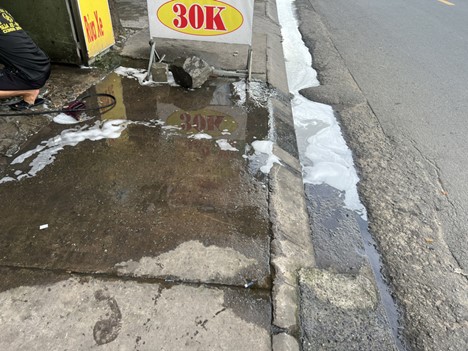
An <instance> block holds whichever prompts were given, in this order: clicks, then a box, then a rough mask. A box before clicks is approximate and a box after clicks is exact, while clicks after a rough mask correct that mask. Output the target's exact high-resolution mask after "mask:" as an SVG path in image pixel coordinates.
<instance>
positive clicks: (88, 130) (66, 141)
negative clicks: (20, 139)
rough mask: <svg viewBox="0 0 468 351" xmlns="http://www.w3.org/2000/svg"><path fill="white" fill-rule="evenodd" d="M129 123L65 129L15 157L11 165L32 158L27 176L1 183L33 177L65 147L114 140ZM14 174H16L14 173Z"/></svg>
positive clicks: (97, 123)
mask: <svg viewBox="0 0 468 351" xmlns="http://www.w3.org/2000/svg"><path fill="white" fill-rule="evenodd" d="M128 124H129V122H128V121H126V120H109V121H105V122H100V121H99V122H96V123H95V124H94V125H93V126H91V127H89V126H84V127H82V128H79V129H67V130H64V131H62V132H61V133H60V135H57V136H55V137H53V138H51V139H49V140H46V141H43V142H42V143H41V144H40V145H38V146H37V147H36V148H35V149H33V150H30V151H28V152H25V153H24V154H22V155H20V156H18V157H16V158H15V159H14V160H13V162H11V164H12V165H15V164H22V163H24V162H25V161H26V160H28V159H29V158H33V159H32V160H31V162H30V163H29V166H30V167H31V168H30V170H29V171H28V172H27V174H20V175H19V176H17V178H12V177H4V178H3V179H1V180H0V184H1V183H6V182H9V181H14V180H21V179H24V178H30V177H34V176H35V175H36V174H37V173H38V172H40V171H42V170H43V169H44V168H45V167H46V166H47V165H49V164H51V163H52V162H54V160H55V157H56V155H57V154H58V153H59V152H60V151H62V150H63V149H64V148H65V147H66V146H76V145H77V144H78V143H80V142H82V141H84V140H91V141H97V140H101V139H115V138H118V137H120V135H121V134H122V131H124V130H125V129H126V128H127V126H128ZM15 174H16V172H15Z"/></svg>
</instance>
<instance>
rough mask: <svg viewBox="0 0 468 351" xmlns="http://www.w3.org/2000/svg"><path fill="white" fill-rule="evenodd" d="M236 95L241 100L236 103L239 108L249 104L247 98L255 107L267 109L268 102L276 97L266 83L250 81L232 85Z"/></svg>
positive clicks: (241, 81) (240, 81) (243, 80)
mask: <svg viewBox="0 0 468 351" xmlns="http://www.w3.org/2000/svg"><path fill="white" fill-rule="evenodd" d="M232 85H233V87H234V93H235V94H236V95H237V97H238V98H239V100H238V101H237V102H236V104H237V105H238V106H243V105H245V103H246V102H247V98H248V99H249V101H250V102H252V103H253V104H254V105H255V106H258V107H263V108H266V107H268V102H269V101H270V100H271V98H272V97H274V96H275V95H276V92H275V91H274V90H272V89H270V88H269V87H268V86H267V85H266V84H265V82H261V81H250V82H248V83H247V82H246V81H245V79H242V80H239V81H237V82H234V83H232Z"/></svg>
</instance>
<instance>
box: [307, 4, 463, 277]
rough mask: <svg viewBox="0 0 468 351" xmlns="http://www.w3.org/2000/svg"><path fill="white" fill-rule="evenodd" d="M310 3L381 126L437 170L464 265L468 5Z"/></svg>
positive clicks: (450, 237)
mask: <svg viewBox="0 0 468 351" xmlns="http://www.w3.org/2000/svg"><path fill="white" fill-rule="evenodd" d="M313 3H314V7H315V10H316V11H317V12H318V13H319V14H320V15H321V16H322V17H323V18H324V19H325V22H326V25H327V28H328V30H329V31H330V33H331V34H332V37H333V42H334V44H335V45H336V47H337V49H338V51H339V53H340V54H341V55H342V57H343V59H344V61H345V63H346V65H347V67H348V69H349V70H350V72H351V74H352V75H353V77H354V79H355V80H356V82H357V83H358V85H359V87H360V88H361V90H362V91H363V93H364V95H365V96H366V98H367V99H368V101H369V104H370V106H371V108H372V109H373V111H374V112H375V114H376V115H377V117H378V118H379V121H380V124H381V126H382V128H383V129H384V132H385V133H386V134H387V135H388V136H390V137H392V138H394V139H395V140H397V141H401V142H410V143H412V144H413V146H414V147H415V148H416V149H417V150H419V152H420V153H421V154H422V155H423V156H424V157H425V158H426V159H427V160H428V161H430V162H431V163H433V164H434V165H435V166H436V167H437V168H438V169H439V177H440V182H441V183H442V187H443V188H444V189H445V190H446V191H447V196H448V198H449V199H450V200H451V202H452V204H453V206H454V207H455V211H456V213H457V217H456V218H447V219H446V220H445V221H444V222H445V223H443V227H444V229H445V230H444V232H445V235H446V241H447V243H448V246H449V247H450V249H451V251H452V253H453V255H454V256H455V258H456V259H457V261H458V262H459V263H460V265H461V266H462V267H463V268H464V269H465V270H467V269H468V216H466V213H467V212H468V143H467V141H468V138H467V134H468V3H467V2H466V1H461V0H458V1H457V0H455V1H454V2H452V3H450V2H448V1H442V0H441V1H437V0H433V1H427V0H412V1H403V0H392V1H387V0H374V1H369V0H354V1H348V0H335V1H313ZM450 4H453V5H450Z"/></svg>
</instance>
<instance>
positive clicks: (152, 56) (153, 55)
mask: <svg viewBox="0 0 468 351" xmlns="http://www.w3.org/2000/svg"><path fill="white" fill-rule="evenodd" d="M149 43H150V45H151V52H150V59H149V64H148V71H147V73H146V77H145V79H144V80H145V81H148V80H150V79H151V78H152V76H151V66H152V65H153V63H154V62H155V59H156V58H157V60H158V62H161V61H162V60H163V59H164V56H163V57H162V58H161V57H160V56H159V54H158V52H157V51H156V42H155V41H154V40H152V39H151V40H150V42H149Z"/></svg>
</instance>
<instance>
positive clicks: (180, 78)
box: [169, 56, 213, 89]
mask: <svg viewBox="0 0 468 351" xmlns="http://www.w3.org/2000/svg"><path fill="white" fill-rule="evenodd" d="M169 70H170V71H171V72H172V74H173V75H174V79H175V81H176V83H177V84H179V85H180V86H181V87H184V88H186V89H196V88H200V87H201V86H202V85H203V83H205V82H206V81H207V80H208V78H209V77H210V75H211V73H212V72H213V68H212V67H211V66H210V65H209V64H208V63H207V62H206V61H204V60H203V59H201V58H199V57H197V56H192V57H187V58H183V57H179V58H177V59H176V60H175V61H174V63H173V64H171V65H170V66H169Z"/></svg>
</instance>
